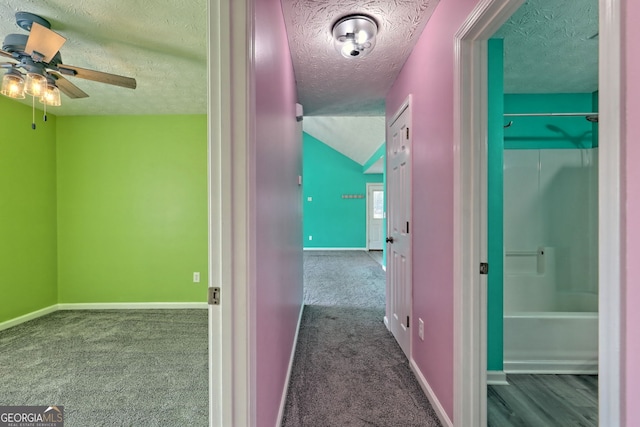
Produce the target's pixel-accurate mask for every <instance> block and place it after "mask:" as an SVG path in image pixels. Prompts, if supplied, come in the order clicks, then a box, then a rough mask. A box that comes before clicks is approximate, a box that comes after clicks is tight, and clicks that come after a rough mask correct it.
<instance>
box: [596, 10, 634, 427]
mask: <svg viewBox="0 0 640 427" xmlns="http://www.w3.org/2000/svg"><path fill="white" fill-rule="evenodd" d="M620 3H621V1H620V0H600V2H599V5H600V8H599V16H600V28H599V37H598V40H599V45H600V46H599V52H600V58H599V72H598V73H599V108H598V110H599V117H600V121H599V123H600V126H599V129H598V131H599V134H600V141H603V142H606V143H602V144H600V148H599V152H598V176H599V178H598V179H599V182H598V187H599V189H600V190H599V191H598V197H599V201H598V206H599V208H598V209H599V210H598V215H599V235H598V245H599V256H598V265H599V279H598V281H599V283H600V292H599V302H598V306H599V328H598V329H599V344H598V345H599V350H598V353H599V359H600V375H599V378H600V379H599V381H598V387H599V391H598V396H599V415H598V418H599V423H600V425H602V426H619V425H623V420H622V405H624V404H625V402H624V395H623V393H622V379H623V371H622V361H621V348H622V341H621V335H622V333H623V331H622V327H621V324H622V323H621V316H622V315H624V310H623V306H622V295H621V294H622V285H621V283H622V279H621V263H623V262H624V260H623V257H624V254H623V253H621V246H622V240H621V236H622V233H621V230H622V227H621V209H622V206H623V205H622V203H623V201H622V200H623V199H622V196H621V185H622V184H621V174H623V173H624V169H625V168H624V166H623V165H622V164H621V153H622V144H623V143H622V142H621V137H622V135H623V133H622V131H621V130H622V125H623V122H624V120H625V118H626V117H625V114H624V111H621V105H622V99H623V89H622V84H621V75H622V69H621V68H622V67H621V64H622V60H623V58H622V54H621V40H622V34H621V33H622V31H623V28H624V26H623V22H622V12H621V5H620ZM626 119H627V120H629V119H630V118H626ZM627 286H630V284H629V283H627ZM631 404H632V403H631V402H630V401H627V402H626V405H631Z"/></svg>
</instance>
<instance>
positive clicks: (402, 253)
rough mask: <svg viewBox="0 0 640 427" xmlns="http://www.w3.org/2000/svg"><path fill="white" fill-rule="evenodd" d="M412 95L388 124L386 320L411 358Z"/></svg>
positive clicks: (403, 349)
mask: <svg viewBox="0 0 640 427" xmlns="http://www.w3.org/2000/svg"><path fill="white" fill-rule="evenodd" d="M410 128H411V95H409V97H408V98H407V100H406V101H405V102H404V104H403V105H402V106H401V107H400V109H399V110H398V112H397V113H396V114H395V115H394V116H393V118H392V119H391V121H390V123H389V125H388V127H387V141H388V143H387V234H388V236H389V237H388V240H389V242H388V243H387V254H388V255H387V323H388V327H389V329H390V330H391V333H392V334H393V336H394V337H395V339H396V340H397V341H398V344H399V345H400V347H401V348H402V351H403V352H404V354H405V355H406V356H407V358H408V359H411V331H410V329H409V328H410V327H411V320H410V319H411V306H412V270H411V234H410V231H411V229H410V227H411V225H410V223H411V130H410Z"/></svg>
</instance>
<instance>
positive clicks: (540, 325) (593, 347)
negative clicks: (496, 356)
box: [504, 312, 598, 374]
mask: <svg viewBox="0 0 640 427" xmlns="http://www.w3.org/2000/svg"><path fill="white" fill-rule="evenodd" d="M504 371H505V372H506V373H514V374H515V373H537V374H597V373H598V313H593V312H513V313H505V315H504Z"/></svg>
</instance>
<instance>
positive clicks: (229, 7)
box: [208, 0, 256, 427]
mask: <svg viewBox="0 0 640 427" xmlns="http://www.w3.org/2000/svg"><path fill="white" fill-rule="evenodd" d="M209 1H210V3H211V4H210V6H211V7H210V8H209V20H210V25H211V28H210V35H209V40H210V41H214V43H212V44H211V45H210V47H209V61H210V70H209V83H210V86H209V90H208V93H209V113H210V114H209V138H210V157H209V158H210V161H211V164H210V187H209V197H210V199H209V206H210V212H209V224H210V235H209V240H210V248H209V249H210V266H209V268H210V271H212V272H213V274H210V275H209V277H210V278H211V281H210V283H209V286H219V287H220V290H221V299H222V303H221V305H219V306H216V307H211V308H210V309H209V310H210V313H211V316H210V324H209V327H210V331H211V332H210V337H211V338H210V348H212V349H215V353H213V354H212V358H211V360H210V363H211V365H210V374H209V375H210V382H211V383H212V385H211V386H210V390H211V395H212V396H214V397H213V398H211V405H210V417H209V425H210V426H211V427H215V426H220V425H224V426H232V425H233V426H235V425H237V426H245V425H246V426H251V425H255V417H256V414H255V412H256V411H255V390H256V387H255V369H254V368H255V354H254V353H255V351H254V345H255V341H254V338H255V337H254V336H253V333H254V330H255V328H253V327H252V326H253V325H254V324H255V306H254V303H255V301H252V300H251V298H250V296H251V295H252V288H251V287H252V285H251V284H252V283H255V280H253V279H254V277H253V275H255V256H252V254H253V251H254V250H255V249H254V245H253V244H252V243H253V237H254V234H255V233H253V231H254V227H253V225H254V222H253V220H254V212H253V210H254V208H253V201H254V200H255V195H252V194H251V191H252V176H253V174H254V153H253V151H252V141H253V132H254V130H253V120H254V116H255V114H254V94H253V86H254V83H253V61H254V54H255V52H254V49H253V38H254V29H253V3H254V2H253V0H209ZM216 357H217V359H216ZM216 398H217V400H218V403H216V400H215V399H216ZM216 404H218V405H219V406H218V407H217V408H216Z"/></svg>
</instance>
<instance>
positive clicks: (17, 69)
mask: <svg viewBox="0 0 640 427" xmlns="http://www.w3.org/2000/svg"><path fill="white" fill-rule="evenodd" d="M16 23H17V24H18V26H19V27H20V28H22V29H24V30H26V31H29V34H28V35H27V34H9V35H7V36H6V37H5V39H4V42H3V43H2V49H1V50H0V56H1V57H6V58H9V59H11V60H12V61H14V62H0V67H2V68H7V69H8V71H7V73H6V74H5V76H4V77H3V80H2V94H3V95H6V96H9V97H12V98H24V93H25V92H26V93H27V94H29V95H32V96H33V97H34V98H35V97H40V102H42V103H44V104H45V106H46V105H60V92H58V89H59V91H61V92H62V93H64V94H65V95H67V96H68V97H69V98H86V97H88V96H89V95H88V94H87V93H86V92H84V91H83V90H82V89H80V88H79V87H77V86H76V85H74V84H73V83H71V82H70V81H69V80H67V78H66V77H68V76H71V77H77V78H81V79H86V80H92V81H96V82H100V83H106V84H110V85H115V86H121V87H124V88H128V89H135V88H136V80H135V79H133V78H131V77H124V76H119V75H116V74H110V73H105V72H102V71H94V70H88V69H86V68H80V67H76V66H73V65H67V64H64V63H63V62H62V57H61V55H60V48H61V47H62V45H63V44H64V43H65V41H66V39H65V38H64V37H62V36H61V35H60V34H58V33H56V32H54V31H52V30H51V24H50V23H49V21H47V20H46V19H44V18H42V17H40V16H38V15H34V14H32V13H29V12H17V13H16ZM21 70H23V71H24V72H26V76H25V75H24V74H23V71H21ZM5 80H6V85H5ZM34 80H35V83H34ZM56 94H57V102H56V100H55V96H56Z"/></svg>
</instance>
